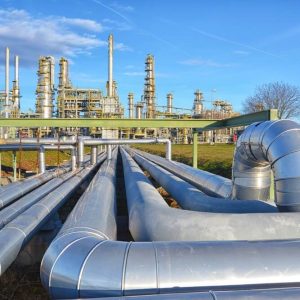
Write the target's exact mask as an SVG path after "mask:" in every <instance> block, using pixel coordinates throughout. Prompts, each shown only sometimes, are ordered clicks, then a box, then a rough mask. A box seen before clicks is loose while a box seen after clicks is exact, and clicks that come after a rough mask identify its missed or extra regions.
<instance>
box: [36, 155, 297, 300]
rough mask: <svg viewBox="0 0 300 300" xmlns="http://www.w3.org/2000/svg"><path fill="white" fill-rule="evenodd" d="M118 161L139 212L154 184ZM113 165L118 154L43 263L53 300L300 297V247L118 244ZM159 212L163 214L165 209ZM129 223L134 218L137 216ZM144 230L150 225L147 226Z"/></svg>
mask: <svg viewBox="0 0 300 300" xmlns="http://www.w3.org/2000/svg"><path fill="white" fill-rule="evenodd" d="M121 153H122V158H123V164H124V169H125V170H124V172H125V174H126V176H125V180H126V194H127V198H128V201H129V202H130V201H131V202H132V204H133V205H137V206H139V203H138V200H137V199H143V198H144V197H145V195H146V194H147V193H148V194H149V193H151V194H153V193H154V192H153V191H151V190H148V188H147V187H148V185H150V183H148V181H147V180H145V178H146V177H145V176H144V174H143V173H142V171H140V169H139V168H138V166H137V165H136V164H135V163H134V162H133V160H132V159H131V158H130V157H129V155H128V154H127V153H125V152H124V151H123V150H122V151H121ZM115 160H116V157H115V152H113V156H112V159H111V160H106V161H105V162H104V164H103V165H102V166H101V168H100V170H99V173H98V174H97V175H96V177H95V179H94V180H93V181H92V184H91V185H90V186H89V188H88V189H87V190H86V192H85V193H84V195H83V196H82V197H81V198H80V200H79V201H78V203H77V204H76V206H75V208H74V209H73V211H72V213H71V215H70V216H69V217H68V219H67V221H66V223H65V224H64V226H63V228H62V229H61V231H60V232H59V234H58V236H57V237H56V238H55V240H54V241H53V242H52V243H51V245H50V247H49V248H48V250H47V251H46V253H45V255H44V258H43V261H42V264H41V280H42V283H43V285H44V287H45V288H46V289H47V291H48V293H49V295H50V297H51V298H53V299H62V298H63V299H78V298H80V299H88V298H97V297H98V298H101V297H123V296H124V297H125V298H126V297H129V296H139V297H140V296H142V299H144V298H145V297H144V296H143V295H149V298H150V299H151V298H153V297H155V295H161V294H166V295H165V296H164V295H161V298H162V299H173V298H172V296H170V293H175V294H174V299H181V298H180V295H177V294H176V293H183V294H182V295H183V298H182V299H186V297H184V295H185V294H184V293H196V292H203V293H205V294H204V295H205V296H211V295H218V296H220V298H219V299H222V300H225V299H226V300H227V299H247V297H248V296H250V297H251V296H253V299H260V300H262V299H280V298H279V295H280V296H281V297H282V296H283V295H284V294H283V291H286V292H287V295H295V293H296V292H295V291H297V289H295V288H296V287H299V284H300V278H299V273H300V263H298V262H299V261H300V252H299V247H300V241H299V240H285V241H253V242H248V241H222V242H218V241H211V242H209V241H206V242H196V241H162V242H120V241H115V240H114V239H115V238H116V234H115V232H116V210H115V209H116V203H115V201H116V194H115V193H116V187H115V180H116V178H115V176H116V170H115V164H116V162H115ZM128 189H130V190H131V191H134V190H135V191H136V193H137V195H138V196H139V198H135V199H133V198H131V196H132V195H133V192H130V193H129V194H128V193H127V190H128ZM143 189H145V192H143ZM153 189H154V188H153ZM154 190H155V189H154ZM155 205H157V207H163V205H162V204H161V203H156V204H155ZM150 209H152V207H150ZM212 215H214V214H212ZM278 215H280V214H278ZM129 217H130V218H132V217H134V216H133V213H132V211H131V212H130V213H129ZM158 217H159V218H152V220H151V222H152V223H155V224H156V227H157V230H164V228H163V226H162V225H161V221H162V218H164V217H165V215H164V214H162V215H160V216H158ZM185 217H186V216H185ZM204 220H205V217H204ZM144 222H145V223H148V224H149V220H144ZM172 224H173V226H172V231H180V228H181V227H180V225H181V224H180V223H176V222H175V223H172ZM252 224H253V223H251V224H250V225H252ZM233 226H234V224H233ZM208 229H209V226H207V227H206V229H205V230H208ZM247 229H248V228H246V229H245V231H246V230H247ZM141 230H142V229H141ZM169 233H170V232H169ZM270 287H272V289H269V288H270ZM292 287H294V289H293V288H292ZM267 288H268V290H267V291H266V292H265V293H264V292H263V290H264V289H267ZM235 289H238V291H234V290H235ZM257 289H260V291H257ZM276 289H277V290H276ZM224 290H225V291H226V292H223V291H224ZM212 291H214V292H212ZM280 291H281V292H282V293H281V292H280ZM226 293H227V294H226ZM178 296H179V297H178ZM198 296H199V295H198ZM230 296H232V298H230ZM272 296H274V298H272ZM270 297H271V298H270ZM158 298H160V297H158ZM145 299H146V298H145ZM198 299H216V298H215V297H214V298H212V297H206V298H203V297H202V298H199V297H198ZM248 299H249V297H248Z"/></svg>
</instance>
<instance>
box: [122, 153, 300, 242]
mask: <svg viewBox="0 0 300 300" xmlns="http://www.w3.org/2000/svg"><path fill="white" fill-rule="evenodd" d="M121 154H122V158H123V169H124V174H125V176H124V177H125V188H126V197H127V207H128V215H129V230H130V232H131V235H132V237H133V238H134V240H135V241H176V240H177V241H184V240H185V241H224V240H231V241H233V240H249V241H250V240H251V241H253V240H274V239H277V240H282V239H293V238H300V223H299V214H291V213H268V214H265V213H251V214H230V213H226V214H225V213H207V212H195V211H188V210H182V209H176V208H171V207H169V206H168V205H167V203H166V202H165V201H164V199H163V198H162V197H161V195H160V194H159V193H158V191H157V190H156V189H155V188H154V186H153V185H152V184H151V183H150V181H149V179H148V178H147V177H146V176H145V175H144V173H143V172H142V170H141V169H140V168H139V166H138V165H137V164H136V163H135V162H134V161H133V159H132V158H131V157H130V156H129V154H127V153H126V152H125V151H124V150H123V149H122V148H121ZM228 201H229V200H228Z"/></svg>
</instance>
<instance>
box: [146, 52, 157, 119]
mask: <svg viewBox="0 0 300 300" xmlns="http://www.w3.org/2000/svg"><path fill="white" fill-rule="evenodd" d="M145 65H146V66H145V71H146V78H145V88H144V101H145V102H146V108H147V109H146V118H147V119H152V118H155V77H154V57H153V55H151V54H148V55H147V58H146V63H145Z"/></svg>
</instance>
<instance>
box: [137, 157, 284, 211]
mask: <svg viewBox="0 0 300 300" xmlns="http://www.w3.org/2000/svg"><path fill="white" fill-rule="evenodd" d="M133 158H134V160H135V161H136V162H137V163H138V164H139V165H140V166H142V167H143V169H145V170H146V171H148V172H149V173H150V175H151V177H152V178H154V180H155V181H156V182H158V183H159V184H160V185H161V186H162V187H163V188H164V189H165V190H166V191H167V192H168V193H169V194H170V195H171V197H172V198H173V199H175V200H176V201H177V202H178V204H179V205H180V206H181V207H182V208H183V209H187V210H193V211H202V212H215V213H217V212H218V213H258V212H261V213H262V212H264V213H270V212H273V213H274V212H277V211H278V210H277V208H276V207H274V206H272V205H270V204H267V203H265V202H263V201H257V200H251V201H250V200H249V201H246V200H245V201H229V200H227V199H224V198H217V197H212V196H208V195H206V194H204V193H203V192H201V191H200V190H198V189H196V188H195V187H194V186H193V185H191V184H189V183H188V182H186V181H184V180H182V179H180V178H179V177H177V176H175V175H174V174H172V173H170V172H168V171H167V170H165V169H163V168H162V167H160V166H158V165H156V164H154V163H152V162H150V161H149V160H146V159H145V158H143V157H142V156H140V155H138V154H133Z"/></svg>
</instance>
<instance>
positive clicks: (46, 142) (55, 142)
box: [5, 137, 88, 145]
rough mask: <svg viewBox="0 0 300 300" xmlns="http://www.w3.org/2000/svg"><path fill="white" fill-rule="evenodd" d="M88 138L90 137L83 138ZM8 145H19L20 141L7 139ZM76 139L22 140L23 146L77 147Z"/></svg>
mask: <svg viewBox="0 0 300 300" xmlns="http://www.w3.org/2000/svg"><path fill="white" fill-rule="evenodd" d="M82 138H88V137H82ZM5 143H6V144H19V143H20V139H7V140H5ZM76 143H77V140H76V137H73V138H65V139H64V138H60V139H57V138H41V139H38V138H24V139H22V144H37V145H58V144H59V145H76Z"/></svg>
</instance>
